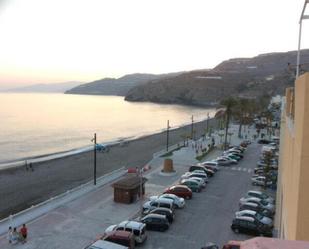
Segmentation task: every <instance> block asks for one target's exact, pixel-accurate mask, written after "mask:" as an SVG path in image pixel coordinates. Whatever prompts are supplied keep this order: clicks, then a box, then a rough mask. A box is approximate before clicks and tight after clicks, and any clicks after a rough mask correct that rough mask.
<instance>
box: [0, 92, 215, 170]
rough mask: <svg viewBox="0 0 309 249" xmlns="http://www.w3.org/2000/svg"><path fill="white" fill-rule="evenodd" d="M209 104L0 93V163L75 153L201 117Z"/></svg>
mask: <svg viewBox="0 0 309 249" xmlns="http://www.w3.org/2000/svg"><path fill="white" fill-rule="evenodd" d="M214 113H215V110H214V109H207V108H199V107H192V106H183V105H171V104H168V105H167V104H154V103H146V102H127V101H125V100H124V98H123V97H119V96H94V95H68V94H61V93H0V168H1V167H2V166H3V167H4V166H5V165H7V164H8V163H12V162H13V163H14V162H20V161H23V160H27V159H33V158H40V157H44V156H49V155H54V154H59V153H60V154H61V153H64V152H66V153H67V152H69V153H70V152H71V153H79V152H82V151H84V150H87V149H89V148H90V147H91V145H92V141H91V140H92V138H93V137H94V133H96V135H97V141H98V143H102V144H111V143H115V142H121V141H125V140H128V139H134V138H137V137H140V136H144V135H148V134H153V133H158V132H162V131H163V130H165V129H166V126H167V120H169V124H170V127H172V128H177V127H180V126H183V125H186V124H189V123H191V117H192V115H193V119H194V122H197V121H201V120H204V119H206V118H207V116H208V115H209V116H210V117H212V116H213V115H214Z"/></svg>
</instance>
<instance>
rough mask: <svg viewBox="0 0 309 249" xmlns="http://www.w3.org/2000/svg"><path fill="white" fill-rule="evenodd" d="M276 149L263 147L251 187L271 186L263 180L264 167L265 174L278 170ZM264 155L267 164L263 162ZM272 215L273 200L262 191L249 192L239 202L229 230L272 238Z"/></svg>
mask: <svg viewBox="0 0 309 249" xmlns="http://www.w3.org/2000/svg"><path fill="white" fill-rule="evenodd" d="M276 149H277V148H276V146H275V144H271V145H267V146H266V147H265V146H263V148H262V152H261V156H260V161H259V162H258V163H257V168H255V169H254V175H253V176H252V178H251V180H252V185H257V186H262V187H267V186H270V185H271V184H273V183H272V181H266V180H265V177H266V176H265V175H264V174H265V172H266V171H265V167H268V169H267V174H270V173H271V172H272V171H276V170H277V168H278V160H277V159H276V157H275V154H276ZM266 154H267V162H266V161H265V160H266ZM270 156H271V157H270ZM266 163H267V165H266ZM269 166H270V167H269ZM267 179H268V178H267ZM274 215H275V199H274V198H273V197H271V196H269V195H268V194H266V193H265V192H263V191H256V190H249V191H248V192H247V193H246V194H245V196H244V197H242V198H241V199H240V200H239V211H237V212H236V213H235V217H234V219H233V221H232V225H231V229H232V230H233V231H234V232H236V233H247V234H252V235H257V236H267V237H272V235H273V234H272V230H273V226H274V222H273V217H274Z"/></svg>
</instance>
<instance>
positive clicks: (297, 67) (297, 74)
mask: <svg viewBox="0 0 309 249" xmlns="http://www.w3.org/2000/svg"><path fill="white" fill-rule="evenodd" d="M308 3H309V1H308V0H305V3H304V7H303V10H302V12H301V15H300V19H299V35H298V50H297V63H296V78H298V76H299V64H300V43H301V32H302V22H303V20H304V19H309V15H305V9H306V6H307V4H308Z"/></svg>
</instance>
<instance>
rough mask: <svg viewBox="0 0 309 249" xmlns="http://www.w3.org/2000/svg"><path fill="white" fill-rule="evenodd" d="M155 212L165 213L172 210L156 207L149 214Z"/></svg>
mask: <svg viewBox="0 0 309 249" xmlns="http://www.w3.org/2000/svg"><path fill="white" fill-rule="evenodd" d="M157 210H161V211H166V212H172V210H170V209H169V208H165V207H157V208H155V209H153V210H151V211H150V213H153V212H155V211H157Z"/></svg>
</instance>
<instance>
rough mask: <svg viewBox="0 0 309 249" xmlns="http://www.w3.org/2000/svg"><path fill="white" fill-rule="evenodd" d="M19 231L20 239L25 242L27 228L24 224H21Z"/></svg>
mask: <svg viewBox="0 0 309 249" xmlns="http://www.w3.org/2000/svg"><path fill="white" fill-rule="evenodd" d="M19 233H20V235H21V239H22V242H23V243H26V242H27V235H28V229H27V227H26V224H23V226H22V228H21V229H20V230H19Z"/></svg>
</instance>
